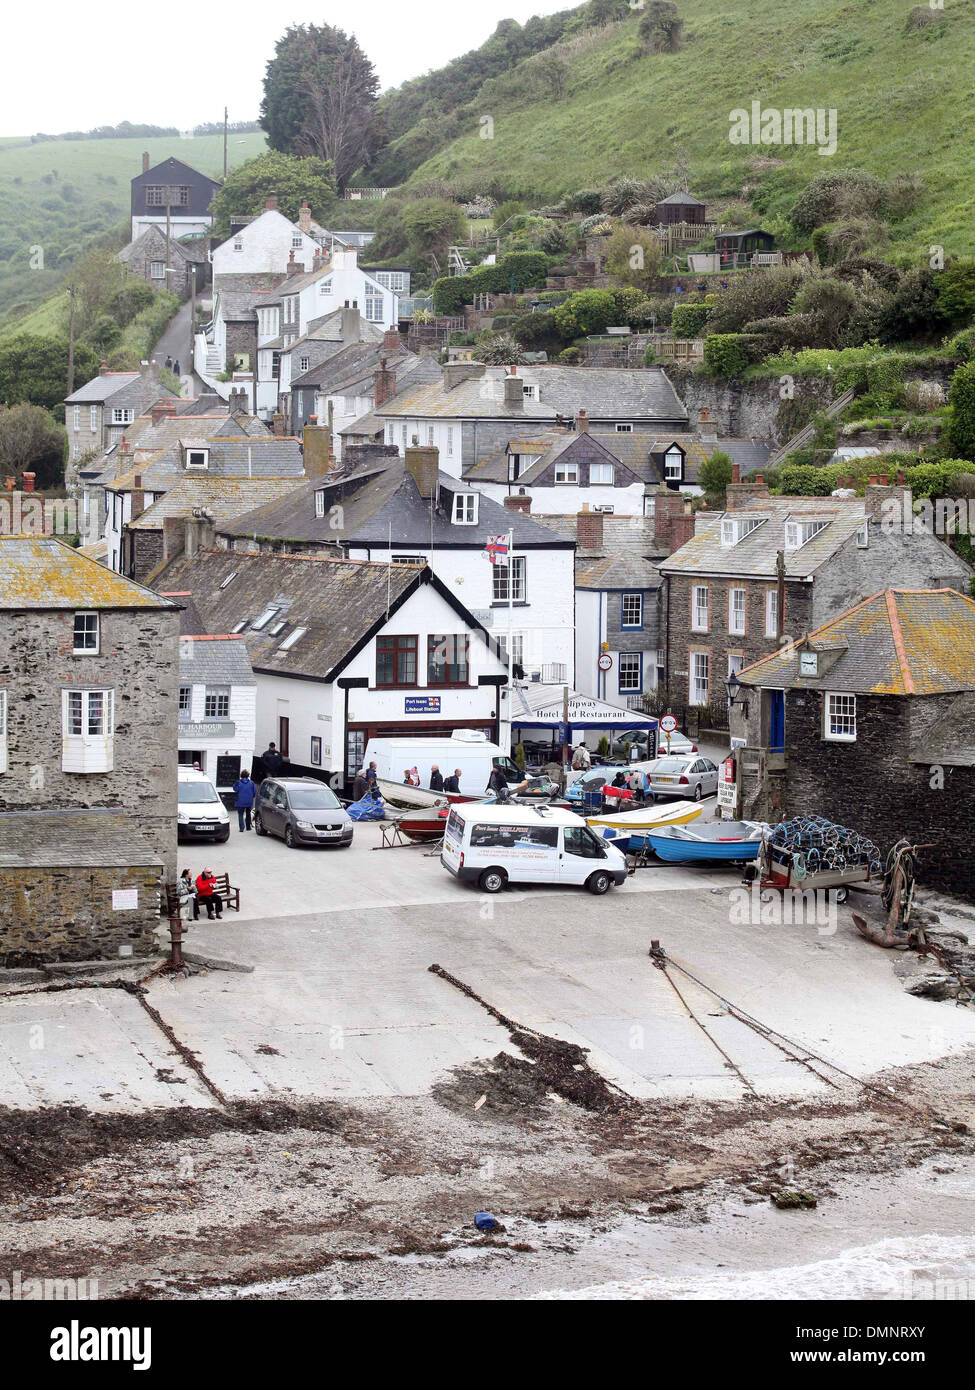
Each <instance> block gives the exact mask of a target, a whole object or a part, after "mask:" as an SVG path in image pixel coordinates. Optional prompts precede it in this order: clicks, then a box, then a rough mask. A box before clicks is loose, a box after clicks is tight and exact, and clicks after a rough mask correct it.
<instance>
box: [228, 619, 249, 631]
mask: <svg viewBox="0 0 975 1390" xmlns="http://www.w3.org/2000/svg"><path fill="white" fill-rule="evenodd" d="M246 626H247V619H246V618H245V619H244V620H243V622H240V623H238V624H237V626H236V627H232V628H231V629H230V631H231V632H243V630H244V628H245V627H246Z"/></svg>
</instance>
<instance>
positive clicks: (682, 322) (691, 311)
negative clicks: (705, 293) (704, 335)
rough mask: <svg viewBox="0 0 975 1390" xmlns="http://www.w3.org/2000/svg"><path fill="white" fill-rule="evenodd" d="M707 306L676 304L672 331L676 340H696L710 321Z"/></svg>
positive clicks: (671, 321) (672, 318) (671, 318)
mask: <svg viewBox="0 0 975 1390" xmlns="http://www.w3.org/2000/svg"><path fill="white" fill-rule="evenodd" d="M708 312H709V310H708V306H707V305H706V304H693V303H692V304H675V305H674V308H673V312H672V314H671V316H670V331H671V333H672V334H673V335H674V337H675V338H696V337H697V336H698V335H699V334H700V332H701V330H702V329H703V327H704V325H705V324H706V323H707V321H708Z"/></svg>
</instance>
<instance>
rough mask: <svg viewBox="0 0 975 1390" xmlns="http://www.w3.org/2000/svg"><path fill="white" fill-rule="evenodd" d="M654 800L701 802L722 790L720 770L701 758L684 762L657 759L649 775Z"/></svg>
mask: <svg viewBox="0 0 975 1390" xmlns="http://www.w3.org/2000/svg"><path fill="white" fill-rule="evenodd" d="M646 777H647V780H648V782H649V783H650V790H651V791H652V792H653V794H654V796H680V797H690V798H691V799H692V800H694V801H700V800H701V798H702V797H705V796H711V795H712V794H713V793H715V792H716V791H717V790H718V768H717V765H716V764H715V763H713V762H712V761H711V759H710V758H702V757H701V756H700V755H699V754H697V755H692V756H690V757H686V758H684V757H682V758H657V760H656V761H655V762H653V763H651V764H650V766H649V768H648V769H647V772H646Z"/></svg>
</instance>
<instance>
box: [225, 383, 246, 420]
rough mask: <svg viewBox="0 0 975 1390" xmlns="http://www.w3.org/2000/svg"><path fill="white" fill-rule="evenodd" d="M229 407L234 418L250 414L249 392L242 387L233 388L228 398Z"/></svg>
mask: <svg viewBox="0 0 975 1390" xmlns="http://www.w3.org/2000/svg"><path fill="white" fill-rule="evenodd" d="M227 405H228V406H229V408H230V414H231V415H232V416H238V415H246V414H248V410H247V392H246V391H245V390H244V388H243V387H242V386H241V387H236V386H234V387H231V390H230V396H229V397H228V400H227Z"/></svg>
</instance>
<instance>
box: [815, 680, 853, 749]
mask: <svg viewBox="0 0 975 1390" xmlns="http://www.w3.org/2000/svg"><path fill="white" fill-rule="evenodd" d="M840 700H842V701H849V705H848V706H845V707H842V706H841V707H840V710H839V711H836V710H835V708H834V704H833V702H834V701H840ZM834 720H835V723H836V724H837V725H838V726H840V727H838V728H834V727H831V726H832V725H833V724H834ZM843 726H845V727H843ZM823 738H824V739H825V740H826V741H827V742H828V743H856V739H857V697H856V696H855V695H853V694H852V693H851V692H850V691H847V690H827V692H826V699H825V700H824V701H823Z"/></svg>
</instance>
